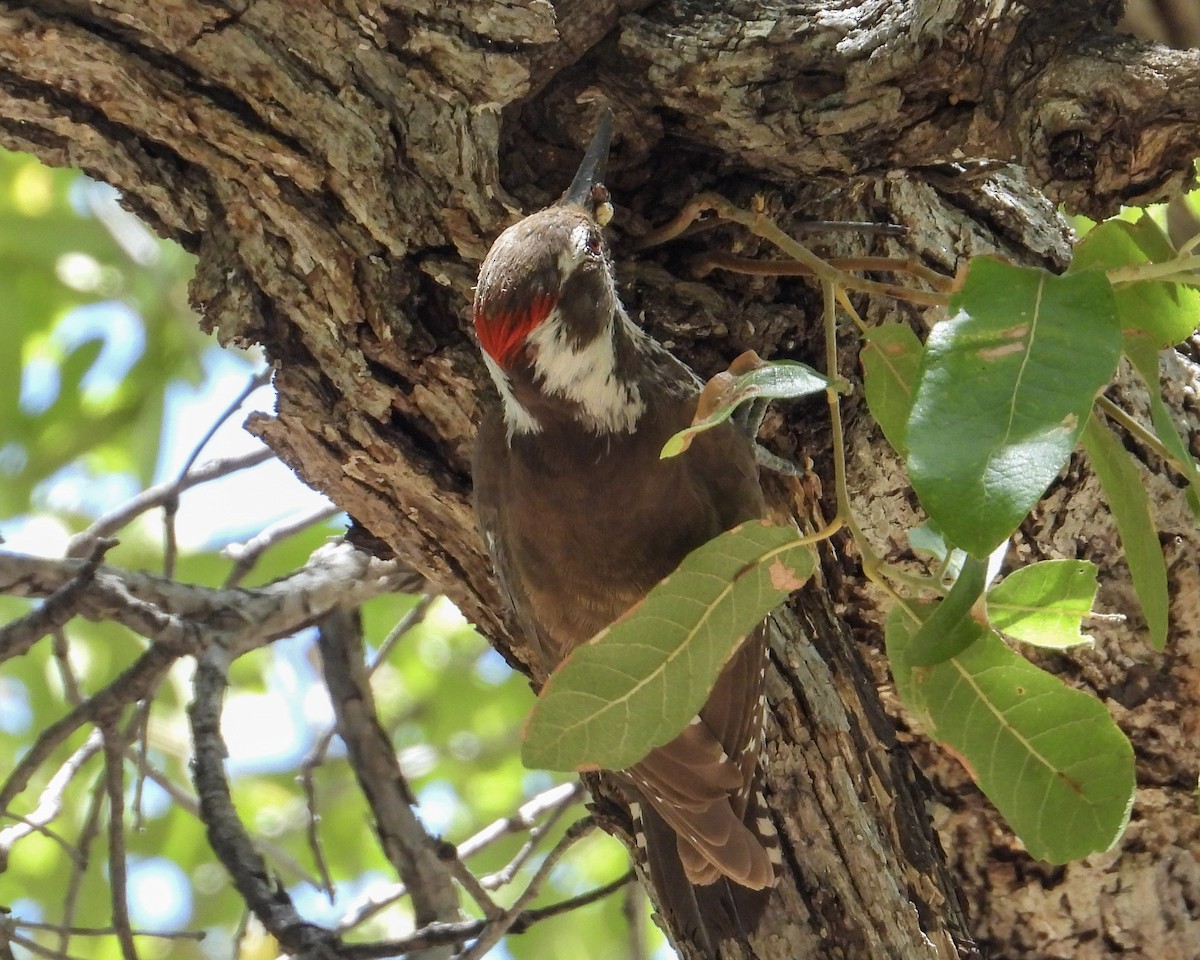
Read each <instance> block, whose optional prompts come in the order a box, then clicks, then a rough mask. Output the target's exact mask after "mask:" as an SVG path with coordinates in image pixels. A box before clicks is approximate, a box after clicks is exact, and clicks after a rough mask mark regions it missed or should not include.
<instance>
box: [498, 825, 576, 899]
mask: <svg viewBox="0 0 1200 960" xmlns="http://www.w3.org/2000/svg"><path fill="white" fill-rule="evenodd" d="M566 811H567V807H566V805H565V804H564V805H563V806H561V807H557V808H556V809H553V810H551V811H550V815H549V816H548V817H547V818H546V821H545V823H543V824H541V825H540V826H537V827H533V828H531V829H530V831H529V839H528V840H526V841H525V843H524V844H523V845H522V846H521V849H520V850H518V851H517V854H516V856H515V857H513V858H512V859H511V860H510V861H509V862H508V863H507V864H505V865H504V867H503V868H502V869H500V870H497V871H496V872H495V873H491V874H488V875H487V876H486V877H484V878H483V879H482V880H481V881H480V883H482V884H483V886H484V887H486V888H487V889H489V890H497V889H499V888H500V887H503V886H507V885H508V884H510V883H512V881H513V877H515V876H516V875H517V871H518V870H520V869H521V867H523V866H524V865H525V864H526V862H528V860H529V858H530V857H532V856H533V855H534V854H535V853H536V852H537V848H538V847H539V846H540V845H541V842H542V841H543V840H544V839H545V838H546V835H547V834H548V833H549V832H550V831H551V830H553V829H554V825H555V824H557V823H558V821H559V820H560V819H562V816H563V814H564V813H566Z"/></svg>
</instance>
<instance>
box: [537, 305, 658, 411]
mask: <svg viewBox="0 0 1200 960" xmlns="http://www.w3.org/2000/svg"><path fill="white" fill-rule="evenodd" d="M614 324H621V325H622V327H623V329H622V330H621V331H620V333H619V334H617V335H619V336H620V335H623V336H625V337H627V338H629V339H630V340H632V341H633V342H634V343H638V342H640V341H641V340H643V339H644V337H645V334H643V333H642V331H641V330H639V329H638V328H637V327H635V326H634V325H633V323H632V322H631V321H630V319H629V317H628V316H626V315H625V311H624V310H623V309H621V308H620V307H618V308H617V310H616V311H615V312H614V314H613V316H612V319H611V320H609V322H608V324H607V325H606V326H605V327H604V329H603V331H602V332H601V333H600V335H599V336H598V337H596V338H595V339H594V340H592V341H591V342H590V343H587V344H585V345H583V346H582V347H580V346H577V345H576V344H574V343H573V342H572V340H571V338H570V337H569V336H567V333H566V331H565V330H564V329H563V324H562V321H561V319H560V317H559V314H558V309H557V308H555V309H554V310H552V311H550V315H549V316H548V317H546V319H545V320H543V321H542V322H541V323H540V324H538V326H537V329H535V330H534V331H533V332H532V333H531V334H530V335H529V338H528V340H527V343H528V345H529V347H530V348H532V351H531V352H532V358H533V371H534V376H535V377H536V379H537V381H538V383H539V384H540V386H541V389H542V391H543V392H544V393H546V394H549V395H550V396H555V397H562V398H563V399H564V400H569V401H572V402H574V403H578V404H579V407H580V412H581V413H582V415H583V416H582V419H583V420H584V421H585V423H586V424H587V426H589V427H591V428H592V429H593V430H594V431H595V432H596V433H630V432H632V431H633V428H634V426H636V424H637V422H638V420H639V418H640V417H641V415H642V414H643V413H645V412H646V403H645V401H644V400H643V399H642V394H641V391H640V390H639V389H638V385H637V384H636V383H633V382H629V381H625V380H622V379H621V378H620V377H619V375H618V371H617V354H616V349H615V345H614V334H616V333H617V332H616V331H615V330H614V329H613V326H614Z"/></svg>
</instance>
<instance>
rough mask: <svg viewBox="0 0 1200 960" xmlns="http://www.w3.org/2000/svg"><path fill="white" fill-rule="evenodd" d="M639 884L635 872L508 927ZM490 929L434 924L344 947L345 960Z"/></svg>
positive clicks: (478, 923) (519, 929) (521, 927)
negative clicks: (395, 937)
mask: <svg viewBox="0 0 1200 960" xmlns="http://www.w3.org/2000/svg"><path fill="white" fill-rule="evenodd" d="M634 882H636V878H635V876H634V874H633V872H632V871H630V872H628V873H626V874H625V875H624V876H621V877H618V878H617V879H616V880H613V881H611V882H610V883H606V884H604V885H603V886H600V887H596V888H595V889H594V890H589V891H587V892H586V893H581V894H579V895H578V896H574V897H570V898H568V899H566V900H560V901H559V902H558V903H552V904H549V905H547V906H545V907H537V908H536V909H532V910H523V911H521V913H520V914H518V915H517V917H516V919H515V920H514V921H513V923H512V924H511V925H510V927H509V931H510V932H512V933H523V932H524V931H526V930H528V929H529V928H530V927H532V926H533V925H534V924H535V923H540V922H541V921H543V920H549V919H551V918H552V917H557V916H560V915H562V914H564V913H570V912H571V911H572V910H578V909H579V908H580V907H585V906H587V905H588V904H591V903H595V902H596V901H597V900H602V899H603V898H604V897H608V896H612V894H614V893H616V892H617V891H618V890H620V889H621V888H622V887H625V886H626V885H627V884H630V883H634ZM487 926H488V921H487V920H464V921H461V922H459V923H434V924H430V925H429V926H427V927H423V928H422V929H420V930H417V931H415V932H414V933H412V934H410V935H409V936H407V937H404V938H403V939H399V940H383V941H379V942H377V943H348V944H344V945H343V946H342V953H341V956H342V960H379V958H382V957H393V956H397V955H400V954H405V953H407V952H409V951H412V950H422V949H427V948H429V947H432V946H436V945H437V944H453V943H461V942H462V941H464V940H470V939H471V938H472V937H478V936H480V935H481V934H482V933H483V932H484V930H485V928H486V927H487Z"/></svg>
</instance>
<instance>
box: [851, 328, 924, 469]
mask: <svg viewBox="0 0 1200 960" xmlns="http://www.w3.org/2000/svg"><path fill="white" fill-rule="evenodd" d="M863 339H864V340H865V341H866V345H865V346H864V347H863V348H862V351H861V352H860V353H859V359H860V360H861V361H862V365H863V390H864V392H865V393H866V395H867V408H868V409H869V410H870V411H871V416H873V417H874V418H875V420H876V421H877V422H878V423H879V426H880V428H881V429H882V430H883V435H884V436H885V437H886V438H887V442H888V443H890V444H891V445H892V449H893V450H895V451H896V452H897V453H899V454H900V455H901V456H903V455H904V454H905V453H907V451H908V448H907V446H906V442H905V431H906V428H907V426H908V416H909V413H910V412H911V411H912V403H913V392H914V391H915V389H916V383H917V374H918V373H919V372H920V368H921V341H920V340H918V339H917V335H916V334H915V333H913V332H912V329H911V328H909V327H907V326H905V325H904V324H902V323H885V324H883V325H882V326H878V327H873V328H872V329H870V330H868V331H867V332H866V333H865V334H864V335H863Z"/></svg>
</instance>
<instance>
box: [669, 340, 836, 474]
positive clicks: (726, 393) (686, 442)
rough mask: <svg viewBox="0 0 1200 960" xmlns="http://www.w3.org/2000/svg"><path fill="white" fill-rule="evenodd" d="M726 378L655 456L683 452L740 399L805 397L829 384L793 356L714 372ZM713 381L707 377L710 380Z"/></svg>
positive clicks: (741, 400)
mask: <svg viewBox="0 0 1200 960" xmlns="http://www.w3.org/2000/svg"><path fill="white" fill-rule="evenodd" d="M718 376H724V377H726V378H727V379H726V380H725V382H724V383H723V385H722V386H723V388H722V389H721V391H720V394H719V396H717V397H716V398H714V399H715V405H714V406H713V407H712V409H711V411H704V416H702V417H701V418H700V419H699V420H696V421H695V422H693V423H692V425H691V426H690V427H686V428H684V429H683V430H680V431H679V432H678V433H676V434H675V435H674V436H672V437H670V438H669V439H668V440H667V442H666V443H665V444H663V448H662V452H661V453H660V454H659V456H660V457H661V458H662V459H663V460H666V459H667V458H668V457H677V456H679V454H681V453H683V451H684V450H686V449H687V448H688V447H689V446H690V445H691V442H692V438H693V437H694V436H695V435H696V434H698V433H703V432H704V431H705V430H711V429H712V428H713V427H715V426H716V425H717V424H719V423H724V422H725V421H726V420H728V419H729V418H730V417H731V416H733V412H734V411H735V410H736V409H737V408H738V407H740V406H741V405H742V404H743V403H747V402H748V401H750V400H785V399H792V398H795V397H806V396H808V395H809V394H813V393H820V392H821V391H822V390H824V389H826V388H827V387H828V386H829V380H828V379H827V378H825V377H823V376H822V375H821V374H819V373H817V371H816V370H814V369H813V368H812V367H810V366H808V365H807V364H804V363H799V362H798V361H795V360H769V361H766V362H764V363H763V364H762V365H761V366H758V367H755V368H754V369H753V370H750V371H749V372H747V373H743V374H741V375H740V376H734V375H733V374H724V375H721V374H718ZM714 381H716V378H715V377H714V378H713V380H710V381H709V384H710V385H711V384H713V383H714ZM704 394H705V396H708V395H709V387H706V388H705V391H704Z"/></svg>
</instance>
